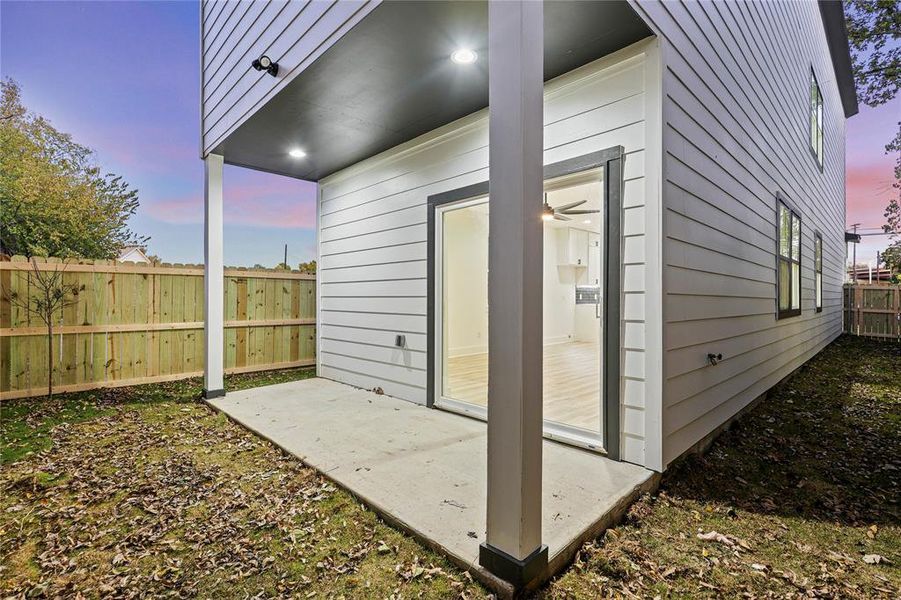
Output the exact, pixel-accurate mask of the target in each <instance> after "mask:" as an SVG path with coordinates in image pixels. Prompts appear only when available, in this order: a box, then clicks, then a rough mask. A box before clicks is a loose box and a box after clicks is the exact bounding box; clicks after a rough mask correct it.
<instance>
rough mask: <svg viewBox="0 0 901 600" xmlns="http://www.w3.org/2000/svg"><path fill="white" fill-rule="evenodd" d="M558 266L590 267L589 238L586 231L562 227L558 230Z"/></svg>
mask: <svg viewBox="0 0 901 600" xmlns="http://www.w3.org/2000/svg"><path fill="white" fill-rule="evenodd" d="M557 236H558V237H557V243H558V251H557V264H558V265H560V266H571V267H587V266H588V236H589V232H587V231H585V230H584V229H573V228H571V227H561V228H560V229H558V230H557Z"/></svg>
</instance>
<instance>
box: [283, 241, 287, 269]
mask: <svg viewBox="0 0 901 600" xmlns="http://www.w3.org/2000/svg"><path fill="white" fill-rule="evenodd" d="M282 264H284V265H285V268H286V269H287V268H288V244H285V262H284V263H282Z"/></svg>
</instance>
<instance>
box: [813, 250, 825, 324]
mask: <svg viewBox="0 0 901 600" xmlns="http://www.w3.org/2000/svg"><path fill="white" fill-rule="evenodd" d="M813 288H814V297H815V298H816V307H817V312H822V311H823V236H821V235H820V234H819V232H817V233H814V234H813Z"/></svg>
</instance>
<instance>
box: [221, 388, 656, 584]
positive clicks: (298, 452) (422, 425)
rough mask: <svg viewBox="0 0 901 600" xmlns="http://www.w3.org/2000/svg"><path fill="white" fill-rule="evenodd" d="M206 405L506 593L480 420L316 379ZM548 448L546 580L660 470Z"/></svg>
mask: <svg viewBox="0 0 901 600" xmlns="http://www.w3.org/2000/svg"><path fill="white" fill-rule="evenodd" d="M209 403H210V404H211V405H212V406H214V407H215V408H217V409H218V410H221V411H222V412H224V413H225V414H227V415H228V416H229V417H231V418H232V419H234V420H235V421H237V422H239V423H241V424H242V425H244V426H245V427H247V428H249V429H251V430H253V431H255V432H256V433H258V434H259V435H261V436H263V437H265V438H267V439H269V440H270V441H272V442H273V443H275V444H276V445H278V446H280V447H281V448H283V449H284V450H285V451H287V452H289V453H290V454H293V455H294V456H296V457H298V458H299V459H301V460H303V461H304V462H305V463H307V464H308V465H310V466H312V467H314V468H316V469H317V470H319V471H321V472H322V473H323V474H325V475H326V476H327V477H329V478H330V479H332V480H333V481H334V482H335V483H337V484H338V485H340V486H342V487H344V488H346V489H347V490H348V491H350V492H351V493H353V494H354V495H355V496H357V497H358V498H359V499H360V500H361V501H362V502H364V503H365V504H367V505H368V506H369V507H370V508H372V509H373V510H375V511H376V512H378V513H379V514H380V515H381V516H382V517H383V518H384V519H385V520H386V521H388V522H389V523H391V524H393V525H394V526H397V527H399V528H401V529H402V530H404V531H406V532H408V533H410V534H411V535H413V536H414V537H416V538H418V539H419V540H420V541H421V542H423V543H425V544H427V545H429V546H431V547H434V548H437V549H439V550H441V551H443V552H444V553H446V554H447V555H448V556H450V557H451V559H453V560H454V561H455V562H457V563H458V564H459V565H460V566H462V567H464V568H466V569H469V570H470V571H471V572H472V573H473V574H475V575H476V576H477V577H479V579H480V580H482V581H483V583H486V584H488V585H490V586H492V587H493V588H495V589H499V590H503V589H505V588H506V585H507V584H506V583H505V582H502V581H501V580H499V579H497V578H496V577H494V576H493V575H491V574H490V573H489V572H488V571H487V570H486V569H484V568H483V567H481V566H479V543H480V542H481V541H483V540H484V539H485V535H486V511H487V506H486V485H487V474H486V460H485V459H486V452H487V448H486V443H487V427H486V424H485V423H484V422H482V421H478V420H474V419H470V418H467V417H464V416H460V415H456V414H452V413H449V412H444V411H440V410H433V409H429V408H426V407H424V406H419V405H416V404H413V403H410V402H405V401H403V400H398V399H395V398H391V397H389V396H384V395H379V394H375V393H373V392H370V391H367V390H362V389H358V388H354V387H351V386H348V385H345V384H342V383H337V382H334V381H330V380H327V379H321V378H314V379H307V380H303V381H297V382H292V383H284V384H279V385H272V386H267V387H261V388H255V389H249V390H243V391H239V392H233V393H229V394H228V395H227V396H224V397H220V398H215V399H211V400H209ZM543 446H544V447H543V459H542V463H543V469H542V471H543V485H542V504H543V510H542V527H541V529H542V532H541V534H542V540H543V542H544V543H545V544H547V546H548V569H547V573H546V575H550V574H553V573H554V572H556V571H557V570H559V569H560V568H562V567H563V566H565V565H566V563H567V562H569V561H570V560H571V559H572V556H573V555H574V554H575V552H576V551H577V550H578V548H579V546H580V545H581V544H582V543H583V542H584V541H586V540H588V539H590V538H592V537H594V536H596V535H597V534H598V533H599V532H600V531H601V530H603V529H604V528H606V527H607V526H609V525H610V524H611V522H612V521H614V520H615V519H617V518H618V517H620V516H621V515H622V514H623V511H624V510H625V508H626V507H627V506H628V505H629V503H631V501H632V500H633V499H634V498H635V497H636V496H637V495H638V494H640V493H641V492H642V491H645V490H649V489H651V488H652V486H653V485H654V484H655V483H656V477H657V475H656V474H655V473H653V472H652V471H649V470H647V469H645V468H643V467H639V466H636V465H631V464H628V463H624V462H617V461H613V460H610V459H607V458H605V457H604V456H602V455H600V454H598V453H595V452H589V451H585V450H580V449H577V448H574V447H571V446H566V445H563V444H560V443H557V442H553V441H544V442H543Z"/></svg>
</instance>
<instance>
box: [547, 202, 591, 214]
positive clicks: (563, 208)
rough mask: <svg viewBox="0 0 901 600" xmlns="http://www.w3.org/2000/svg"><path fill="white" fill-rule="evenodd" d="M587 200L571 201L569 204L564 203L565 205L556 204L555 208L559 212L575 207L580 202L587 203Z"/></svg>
mask: <svg viewBox="0 0 901 600" xmlns="http://www.w3.org/2000/svg"><path fill="white" fill-rule="evenodd" d="M586 202H588V200H578V201H576V202H570V203H569V204H564V205H563V206H555V207H554V210H556V211H557V212H564V211H567V210H569V209H571V208H575V207H577V206H579V205H580V204H585V203H586Z"/></svg>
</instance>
